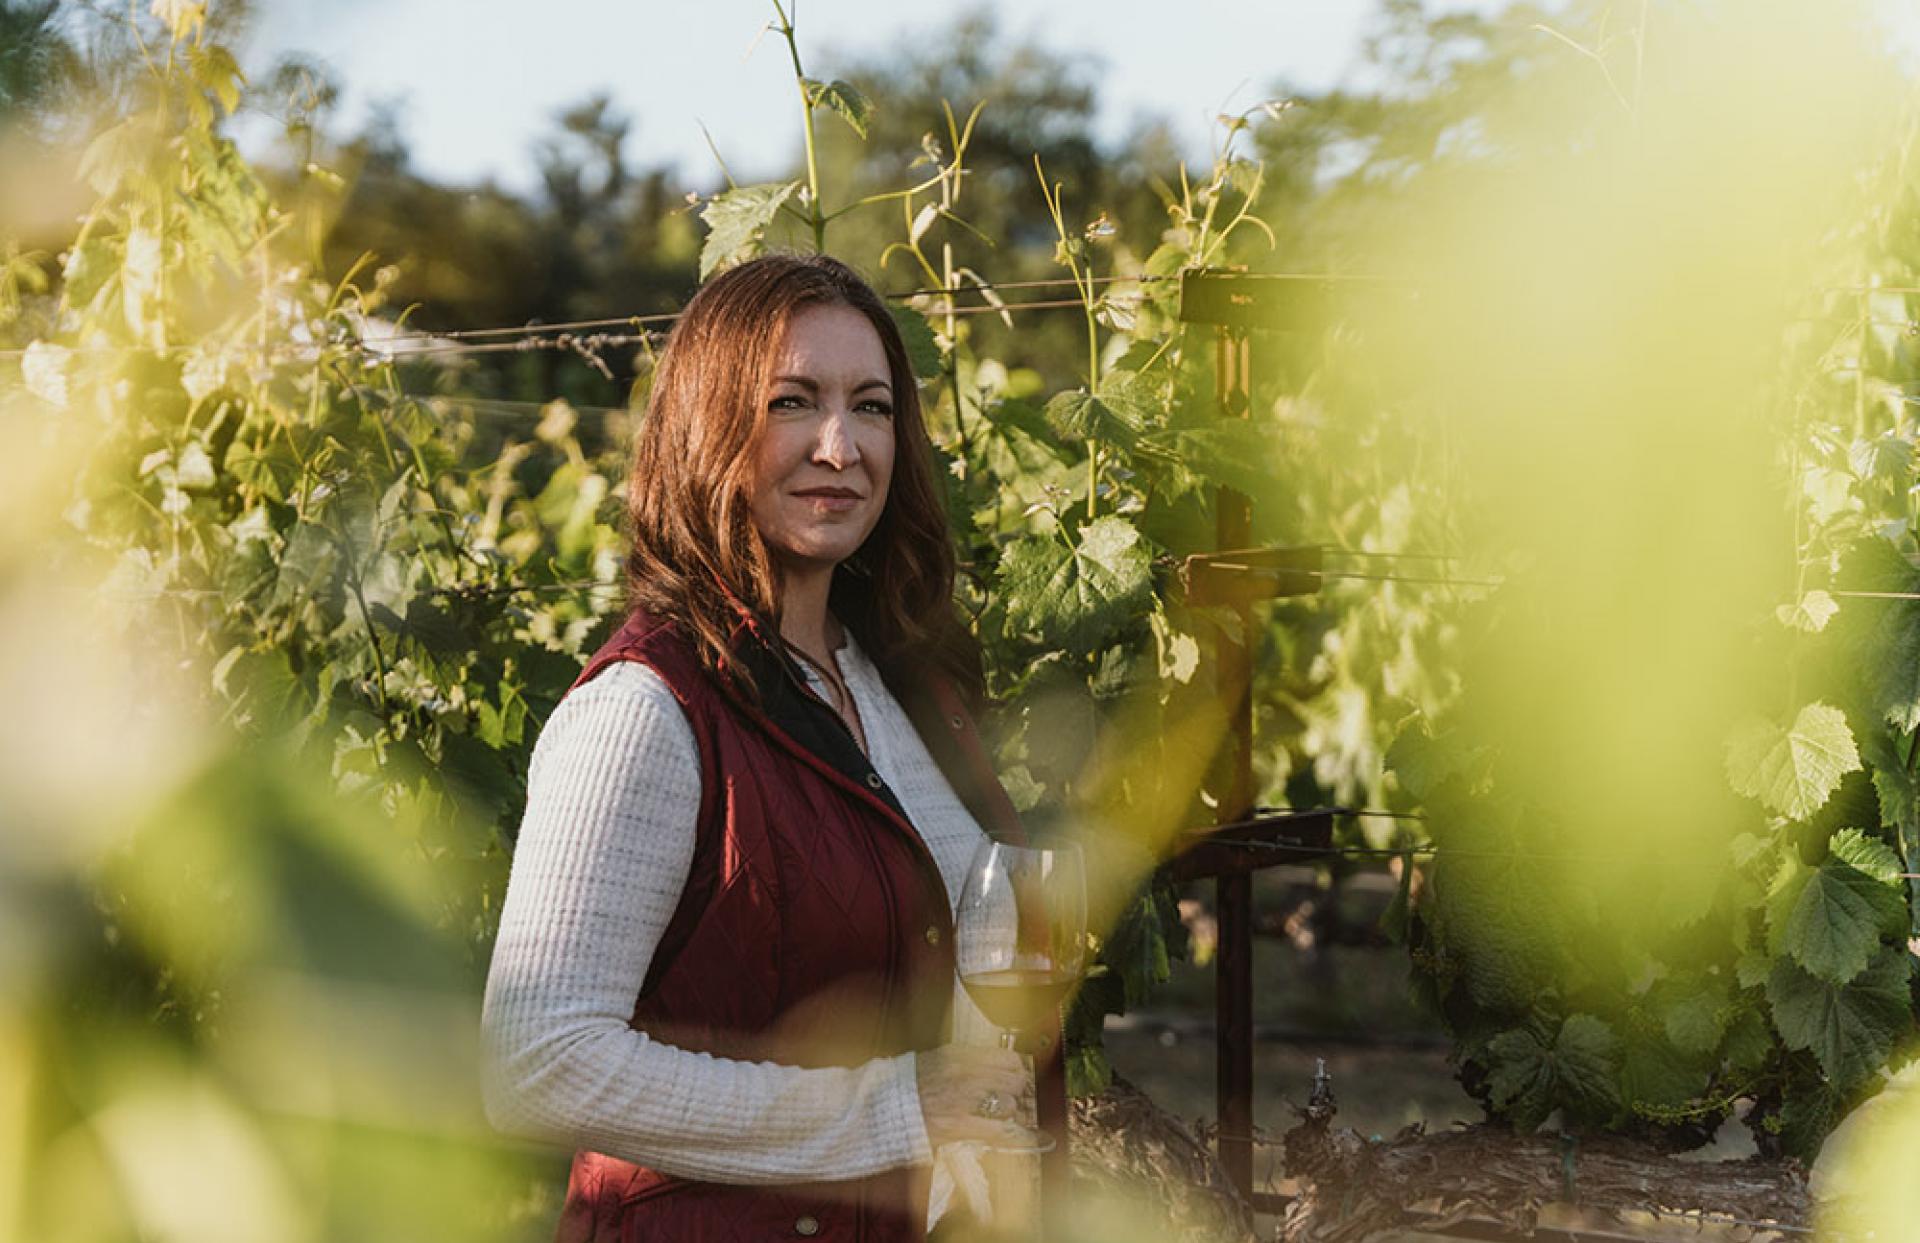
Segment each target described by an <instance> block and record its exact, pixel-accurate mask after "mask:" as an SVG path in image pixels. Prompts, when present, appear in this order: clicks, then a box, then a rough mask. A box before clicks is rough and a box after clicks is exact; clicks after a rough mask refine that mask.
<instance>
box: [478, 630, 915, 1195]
mask: <svg viewBox="0 0 1920 1243" xmlns="http://www.w3.org/2000/svg"><path fill="white" fill-rule="evenodd" d="M699 800H700V764H699V755H698V750H697V744H696V743H695V741H694V737H693V733H692V730H691V729H690V727H689V726H688V724H687V721H686V718H685V716H684V714H683V713H682V711H681V709H680V706H679V704H678V703H677V702H675V700H674V699H673V697H672V695H671V693H670V692H669V691H668V689H667V687H666V685H665V683H664V682H662V681H661V680H660V678H659V677H658V676H657V675H656V674H654V673H653V672H652V671H651V670H649V669H647V668H645V667H644V666H640V665H635V664H620V665H616V666H614V667H613V668H610V669H608V670H606V671H605V672H604V673H602V674H601V675H600V676H599V677H598V678H596V679H594V680H593V681H592V682H590V683H588V684H587V685H586V686H583V687H581V688H580V689H578V690H577V691H575V692H573V693H572V694H570V695H568V696H567V697H566V698H565V699H564V700H563V701H562V702H561V704H560V706H559V707H558V708H557V709H556V710H555V712H554V714H553V716H552V717H551V718H550V719H549V721H548V722H547V725H546V728H545V730H544V731H543V732H542V733H541V736H540V739H539V741H538V743H537V744H536V746H535V749H534V758H533V764H532V769H531V772H530V773H529V778H528V793H527V809H526V814H525V818H524V819H523V820H522V822H521V827H520V838H519V844H518V847H517V848H516V851H515V855H514V861H513V870H512V873H511V876H510V878H509V880H508V884H507V895H506V900H505V903H504V905H503V907H502V910H501V918H500V934H499V939H498V940H497V942H496V943H495V946H494V952H493V961H492V965H491V968H490V970H489V973H488V977H487V989H486V999H485V1002H484V1007H483V1017H482V1026H483V1039H484V1048H485V1056H486V1066H487V1083H486V1096H487V1110H488V1114H489V1117H490V1118H492V1120H493V1122H494V1124H495V1125H496V1126H498V1127H499V1128H500V1129H502V1130H505V1131H510V1132H514V1133H518V1134H523V1135H526V1136H529V1137H533V1138H540V1139H546V1140H550V1141H555V1142H558V1143H561V1144H563V1145H567V1146H572V1147H576V1148H584V1149H589V1150H592V1151H596V1152H603V1153H606V1154H608V1155H609V1156H614V1157H619V1158H622V1159H625V1160H630V1161H634V1162H637V1163H640V1164H644V1165H647V1166H650V1167H652V1168H655V1169H658V1170H661V1171H664V1172H666V1173H670V1174H676V1175H679V1176H681V1177H686V1178H695V1179H704V1180H708V1181H714V1182H727V1183H749V1184H750V1183H760V1184H769V1183H782V1182H799V1181H815V1180H827V1179H845V1178H857V1177H862V1176H864V1175H867V1174H872V1173H875V1172H877V1171H880V1170H883V1169H887V1168H891V1167H894V1166H899V1165H904V1164H910V1163H924V1162H926V1161H928V1160H930V1159H931V1152H930V1150H929V1147H928V1142H927V1135H926V1128H925V1124H924V1122H923V1121H922V1119H921V1114H920V1101H919V1094H918V1090H917V1087H916V1084H915V1078H914V1056H913V1054H911V1053H906V1054H902V1055H900V1056H897V1057H891V1058H879V1059H874V1060H872V1061H869V1062H867V1063H865V1064H863V1065H860V1066H857V1067H850V1068H838V1067H829V1068H819V1069H814V1068H801V1067H794V1066H784V1065H779V1064H776V1063H773V1062H747V1061H740V1060H735V1059H728V1058H717V1057H714V1056H712V1055H710V1054H706V1053H699V1052H693V1051H690V1050H686V1049H681V1048H677V1047H675V1046H673V1045H670V1044H666V1043H663V1042H661V1041H657V1040H654V1039H652V1038H651V1037H649V1036H648V1035H647V1034H646V1033H644V1032H640V1031H636V1030H634V1029H633V1028H632V1027H630V1026H629V1025H628V1020H629V1017H630V1016H631V1014H632V1010H633V1004H634V1000H635V998H636V997H637V996H638V995H639V990H640V986H641V984H642V982H643V981H644V980H645V978H646V974H647V969H648V966H649V964H650V963H651V961H652V957H653V953H654V949H655V947H656V946H657V945H658V943H659V940H660V937H661V935H662V933H663V932H664V931H665V929H666V926H667V922H668V920H669V919H670V917H671V916H672V913H673V910H674V907H675V905H676V904H677V903H678V901H679V896H680V892H681V890H682V889H683V888H684V886H685V884H686V880H687V873H688V869H689V867H690V864H691V860H692V857H693V845H694V825H695V820H696V817H697V813H698V807H699Z"/></svg>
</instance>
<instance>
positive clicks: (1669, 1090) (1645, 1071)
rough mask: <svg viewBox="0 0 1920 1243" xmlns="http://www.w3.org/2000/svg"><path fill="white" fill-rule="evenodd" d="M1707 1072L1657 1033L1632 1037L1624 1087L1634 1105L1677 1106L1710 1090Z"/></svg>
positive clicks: (1623, 1062)
mask: <svg viewBox="0 0 1920 1243" xmlns="http://www.w3.org/2000/svg"><path fill="white" fill-rule="evenodd" d="M1706 1088H1707V1072H1706V1071H1705V1070H1704V1069H1703V1068H1701V1067H1700V1066H1698V1065H1696V1064H1695V1063H1694V1062H1692V1061H1690V1060H1688V1059H1687V1058H1685V1057H1683V1056H1682V1055H1681V1054H1680V1052H1679V1051H1678V1050H1676V1049H1675V1048H1674V1047H1673V1046H1672V1045H1670V1044H1668V1043H1667V1042H1666V1041H1664V1040H1661V1039H1660V1038H1659V1037H1657V1036H1651V1037H1645V1038H1640V1039H1629V1040H1628V1041H1627V1042H1626V1045H1625V1050H1624V1052H1623V1054H1622V1057H1621V1064H1620V1089H1621V1092H1622V1093H1623V1094H1624V1096H1625V1097H1626V1099H1627V1101H1628V1103H1630V1104H1632V1105H1636V1106H1639V1105H1653V1106H1659V1107H1665V1108H1673V1107H1675V1106H1678V1105H1684V1104H1686V1103H1687V1102H1688V1101H1690V1100H1692V1099H1693V1098H1694V1097H1696V1096H1698V1095H1700V1094H1701V1093H1702V1092H1704V1091H1706Z"/></svg>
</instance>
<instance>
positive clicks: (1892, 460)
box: [1847, 435, 1913, 483]
mask: <svg viewBox="0 0 1920 1243" xmlns="http://www.w3.org/2000/svg"><path fill="white" fill-rule="evenodd" d="M1847 464H1848V465H1849V466H1851V467H1853V473H1854V474H1856V475H1858V476H1860V478H1862V479H1869V480H1878V481H1883V482H1889V483H1892V482H1898V481H1901V480H1904V479H1906V478H1907V477H1908V475H1910V474H1911V473H1912V471H1913V444H1912V442H1910V441H1909V440H1907V438H1906V437H1904V436H1899V435H1887V436H1876V437H1875V438H1873V439H1872V440H1856V441H1854V442H1853V448H1852V449H1851V450H1849V451H1848V453H1847Z"/></svg>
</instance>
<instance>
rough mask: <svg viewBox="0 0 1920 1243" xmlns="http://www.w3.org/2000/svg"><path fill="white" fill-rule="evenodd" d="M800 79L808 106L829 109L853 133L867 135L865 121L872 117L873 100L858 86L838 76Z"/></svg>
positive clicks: (861, 135)
mask: <svg viewBox="0 0 1920 1243" xmlns="http://www.w3.org/2000/svg"><path fill="white" fill-rule="evenodd" d="M800 81H801V84H802V86H803V88H804V89H805V90H806V93H807V103H808V104H809V105H810V106H825V107H827V108H829V109H831V110H832V111H833V112H834V113H835V114H836V115H837V116H839V118H840V119H841V120H843V121H845V122H846V123H847V126H848V128H850V129H851V130H853V132H854V133H856V134H858V135H860V137H862V138H865V137H866V136H867V122H868V121H869V120H871V119H872V117H873V101H872V100H870V99H868V98H867V97H866V95H865V93H864V92H862V91H861V90H860V88H859V87H857V86H855V85H853V83H851V82H842V81H841V80H840V79H838V78H835V79H834V80H833V81H831V82H820V81H816V80H815V79H813V78H802V79H801V80H800Z"/></svg>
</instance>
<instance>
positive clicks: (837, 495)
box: [793, 488, 866, 514]
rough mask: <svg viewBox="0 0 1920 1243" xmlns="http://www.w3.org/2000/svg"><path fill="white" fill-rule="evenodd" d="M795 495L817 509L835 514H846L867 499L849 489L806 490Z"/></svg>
mask: <svg viewBox="0 0 1920 1243" xmlns="http://www.w3.org/2000/svg"><path fill="white" fill-rule="evenodd" d="M793 495H795V496H797V497H799V498H800V499H801V500H803V501H806V502H807V503H808V504H810V505H812V506H813V507H815V508H816V509H822V510H825V511H826V512H828V513H833V514H839V513H845V512H846V511H848V510H850V509H852V508H853V507H854V506H855V505H858V504H859V503H860V502H861V501H863V500H865V499H866V498H865V497H863V496H861V495H860V494H859V493H858V492H854V491H851V490H849V489H847V488H805V489H802V490H800V491H798V492H795V493H794V494H793Z"/></svg>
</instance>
